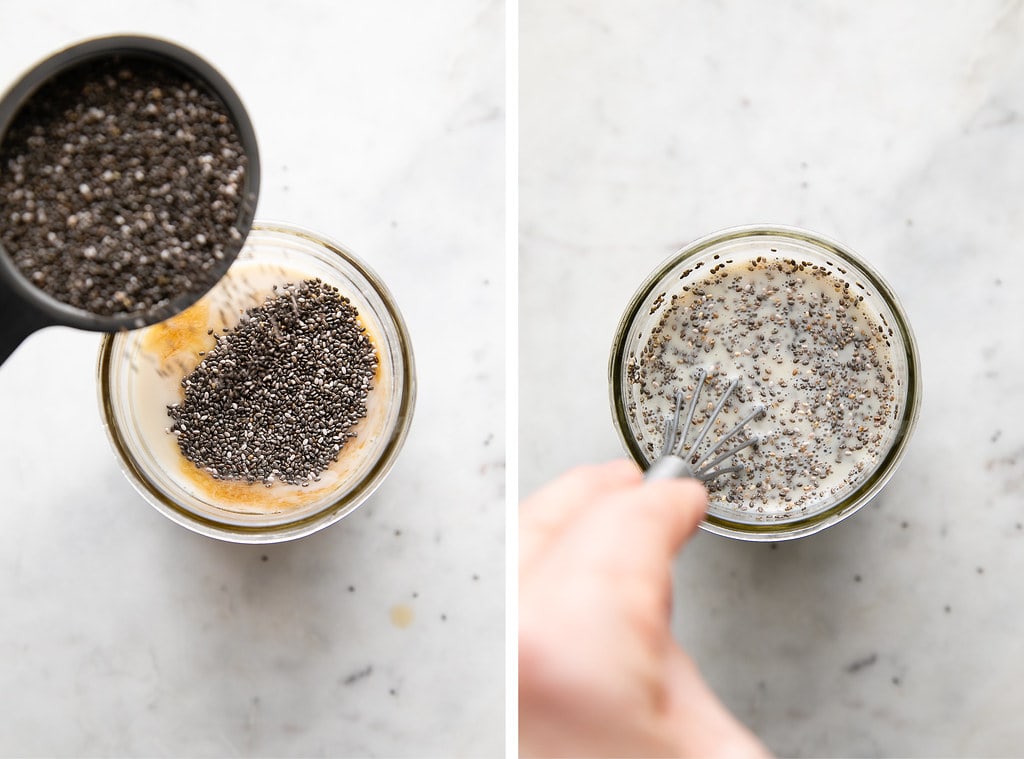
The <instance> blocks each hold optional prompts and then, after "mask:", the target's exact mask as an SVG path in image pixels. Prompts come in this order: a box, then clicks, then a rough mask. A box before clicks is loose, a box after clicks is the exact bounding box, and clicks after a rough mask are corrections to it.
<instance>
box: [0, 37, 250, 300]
mask: <svg viewBox="0 0 1024 759" xmlns="http://www.w3.org/2000/svg"><path fill="white" fill-rule="evenodd" d="M246 163H247V160H246V155H245V152H244V150H243V147H242V145H241V142H240V140H239V136H238V134H237V131H236V128H235V125H234V123H233V121H232V120H231V118H230V117H229V115H228V112H227V110H226V108H225V106H224V105H223V104H222V103H221V102H220V100H219V99H217V98H216V97H214V96H213V95H212V94H211V93H210V92H209V91H208V90H207V89H206V87H205V85H203V84H201V83H199V82H197V81H194V80H193V79H190V78H188V77H187V76H185V75H184V74H183V73H181V72H179V71H178V70H177V69H175V68H172V67H170V66H167V65H161V64H160V63H158V62H156V61H152V60H148V59H145V58H134V57H125V58H122V59H120V60H105V61H102V62H87V63H83V64H81V65H79V66H77V67H76V68H74V69H71V70H70V71H68V72H65V73H63V74H61V75H59V76H57V77H55V78H54V79H52V80H51V81H49V82H47V83H46V84H45V85H43V86H42V87H41V88H40V89H39V90H38V91H37V92H36V93H34V94H33V95H32V96H31V98H30V99H29V101H28V102H27V103H26V104H25V105H24V106H23V107H22V108H21V110H20V111H19V112H18V113H17V115H16V116H15V118H14V120H13V122H12V123H11V125H10V127H9V129H8V131H7V132H6V134H5V135H4V137H3V142H2V144H0V244H2V245H3V247H4V249H5V250H6V251H7V253H8V254H9V255H10V257H11V258H12V260H13V261H14V263H15V264H16V265H17V267H18V268H19V269H20V270H21V272H22V273H23V274H24V275H25V276H26V277H27V278H28V279H29V281H31V282H32V283H33V284H34V285H35V286H36V287H38V288H39V289H40V290H42V291H44V292H45V293H47V294H48V295H50V296H52V297H53V298H55V299H57V300H59V301H62V302H64V303H67V304H69V305H71V306H74V307H76V308H79V309H83V310H85V311H89V312H91V313H93V314H98V315H104V316H111V315H121V314H154V313H159V312H160V311H161V310H162V309H163V308H165V307H166V306H167V305H168V304H169V303H170V302H172V301H173V300H175V299H176V298H178V297H180V296H182V295H183V294H196V295H198V294H200V293H202V292H205V291H206V290H207V289H209V287H210V286H212V285H213V284H214V282H216V280H217V278H218V277H219V275H220V273H221V272H222V271H223V268H224V266H223V263H222V262H223V260H224V258H225V256H227V255H228V254H229V252H233V251H234V250H237V249H238V248H239V247H240V246H241V237H242V235H241V232H240V230H239V229H238V228H237V226H236V224H237V223H238V220H239V216H240V209H241V204H242V201H243V198H242V195H243V192H242V189H243V180H244V177H245V171H246Z"/></svg>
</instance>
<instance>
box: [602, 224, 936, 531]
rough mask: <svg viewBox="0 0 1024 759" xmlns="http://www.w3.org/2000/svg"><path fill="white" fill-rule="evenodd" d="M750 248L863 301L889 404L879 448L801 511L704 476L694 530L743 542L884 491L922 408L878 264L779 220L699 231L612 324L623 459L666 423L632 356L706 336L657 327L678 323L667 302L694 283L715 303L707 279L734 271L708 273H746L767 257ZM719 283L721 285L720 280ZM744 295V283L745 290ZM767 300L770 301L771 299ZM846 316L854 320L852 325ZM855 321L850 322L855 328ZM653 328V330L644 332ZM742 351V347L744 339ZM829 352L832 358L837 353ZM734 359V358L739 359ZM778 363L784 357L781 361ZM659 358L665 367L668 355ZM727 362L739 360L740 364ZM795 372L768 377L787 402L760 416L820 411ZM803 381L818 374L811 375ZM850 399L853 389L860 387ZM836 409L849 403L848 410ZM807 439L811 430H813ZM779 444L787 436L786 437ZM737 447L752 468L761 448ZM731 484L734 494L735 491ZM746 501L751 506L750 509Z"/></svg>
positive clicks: (719, 295)
mask: <svg viewBox="0 0 1024 759" xmlns="http://www.w3.org/2000/svg"><path fill="white" fill-rule="evenodd" d="M758 257H760V261H765V262H769V261H770V262H774V263H775V264H777V265H778V266H779V267H788V266H789V265H790V264H792V267H793V269H794V271H795V270H796V268H797V267H800V271H801V272H803V271H804V270H805V269H806V271H808V272H819V271H820V272H821V274H820V276H819V275H818V274H814V276H813V277H812V278H814V279H820V280H821V281H822V282H827V283H828V284H830V285H831V287H829V286H827V285H825V286H823V288H822V293H824V294H823V295H819V296H818V297H820V298H823V299H825V300H827V299H828V297H829V296H828V294H829V293H830V292H833V291H834V292H835V293H836V294H837V295H836V299H837V300H836V302H837V303H839V299H840V298H845V299H846V300H845V301H844V302H845V303H847V304H849V303H850V302H853V303H855V304H856V308H857V309H863V311H860V310H858V311H857V313H858V314H860V313H862V314H863V315H864V316H865V317H867V316H870V318H865V319H862V321H863V322H871V324H872V327H871V328H872V330H874V329H876V328H877V330H878V331H879V334H878V335H875V334H874V332H872V334H871V335H870V336H868V337H867V338H858V339H868V340H870V342H871V344H876V345H878V346H882V345H883V344H884V346H885V347H883V348H881V350H882V351H884V352H885V361H886V365H887V366H888V367H891V369H890V376H891V383H890V384H891V391H890V390H886V391H885V392H886V393H888V394H889V395H888V396H887V397H890V396H891V398H892V402H891V409H892V410H891V413H890V414H886V415H885V419H883V420H882V423H883V424H884V428H885V430H886V431H885V434H884V435H883V434H882V433H881V432H879V433H877V434H878V435H879V438H878V440H879V442H878V443H877V452H876V453H875V454H873V456H872V457H870V460H869V458H868V457H867V456H866V455H865V457H864V461H863V462H856V466H858V467H860V469H857V470H856V471H852V470H851V471H852V473H851V474H850V475H849V478H848V480H843V481H842V484H840V485H838V486H834V487H832V488H831V489H830V490H826V489H825V488H822V489H821V492H822V493H823V495H822V496H821V497H820V498H817V500H816V501H814V502H808V503H804V504H803V505H802V506H801V507H800V508H793V504H792V503H791V502H789V500H790V498H789V497H788V498H787V499H786V500H787V502H786V503H782V502H781V497H780V499H779V502H769V501H765V502H763V503H761V502H755V501H753V500H750V501H743V500H742V499H740V498H738V497H735V496H730V500H726V498H725V496H724V495H723V496H718V495H717V490H716V488H717V485H711V487H710V494H711V498H710V500H709V506H708V510H707V513H706V515H705V518H704V520H703V522H702V524H701V527H702V528H703V529H705V530H707V531H709V532H713V533H717V534H719V535H725V536H728V537H732V538H738V539H742V540H751V541H775V540H785V539H789V538H797V537H802V536H805V535H810V534H812V533H815V532H818V531H820V530H822V529H824V528H826V527H828V526H830V525H833V524H835V523H836V522H839V521H840V520H842V519H844V518H846V517H848V516H849V515H851V514H852V513H854V512H855V511H857V510H858V509H859V508H861V507H862V506H863V505H864V504H865V503H867V502H868V501H869V500H871V498H872V497H874V496H875V495H876V494H877V493H878V492H879V491H880V490H881V489H882V487H883V486H884V485H885V483H886V482H887V481H888V480H889V478H890V477H891V476H892V474H893V473H894V472H895V471H896V468H897V467H898V466H899V463H900V461H901V460H902V459H903V456H904V454H905V452H906V447H907V443H908V441H909V439H910V435H911V433H912V431H913V429H914V426H915V423H916V421H917V417H918V414H919V409H920V402H921V376H920V360H919V358H918V351H917V344H916V342H915V340H914V336H913V333H912V332H911V329H910V324H909V322H908V320H907V317H906V314H905V313H904V311H903V308H902V307H901V305H900V303H899V301H898V299H897V298H896V296H895V294H894V293H893V291H892V289H891V288H890V287H889V286H888V285H887V284H886V283H885V281H884V280H883V279H882V278H881V277H880V276H879V275H878V273H877V272H875V271H874V270H873V269H872V268H871V267H870V266H869V265H868V264H867V263H865V262H864V261H863V260H862V259H861V258H860V257H858V256H857V255H856V254H854V253H853V252H851V251H850V250H849V249H847V248H845V247H843V246H841V245H839V244H838V243H836V242H833V241H831V240H828V239H825V238H823V237H820V236H818V235H816V234H813V233H811V232H807V231H803V230H799V229H793V228H788V227H777V226H756V227H739V228H734V229H728V230H724V231H721V232H717V233H715V234H712V235H709V236H707V237H704V238H702V239H700V240H697V241H696V242H694V243H692V244H690V245H688V246H686V247H685V248H683V249H682V250H681V251H679V252H678V253H677V254H676V255H674V256H672V257H671V258H669V259H668V260H667V261H665V262H664V263H663V264H662V265H661V266H660V267H659V268H658V269H657V270H656V271H654V272H653V273H652V274H651V275H650V276H649V277H648V278H647V280H646V281H645V282H644V283H643V285H642V286H641V287H640V288H639V289H638V290H637V291H636V293H635V294H634V295H633V298H632V300H631V301H630V303H629V306H628V307H627V309H626V311H625V313H624V315H623V316H622V319H621V320H620V322H619V326H618V328H617V330H616V333H615V339H614V342H613V346H612V353H611V359H610V362H609V386H610V394H611V404H612V413H613V418H614V423H615V427H616V430H617V431H618V434H619V437H620V439H621V441H622V444H623V445H624V447H625V449H626V451H627V452H628V454H629V456H630V457H631V458H632V459H633V460H634V461H636V462H637V463H638V464H639V465H640V466H642V467H643V468H645V469H646V468H647V467H649V466H650V465H651V464H652V463H653V461H654V460H655V459H656V458H657V456H658V455H659V453H660V450H661V448H662V445H663V442H664V434H665V433H664V430H665V424H664V420H665V418H666V414H667V413H669V412H668V410H667V408H666V407H665V406H664V402H663V403H662V406H661V407H657V408H655V406H656V403H655V400H656V399H655V400H652V398H653V397H654V396H653V395H652V393H651V391H650V389H649V388H647V389H644V388H642V387H641V383H640V381H639V380H638V377H640V376H642V374H643V373H642V372H639V371H638V366H639V362H642V361H650V360H651V358H650V356H651V355H653V353H652V349H651V348H649V347H648V346H649V345H651V346H654V345H660V344H662V343H664V341H665V340H668V339H685V340H688V341H689V343H690V345H691V346H692V345H693V341H694V340H695V339H696V340H700V339H706V338H701V337H699V336H693V335H686V336H681V337H680V338H673V337H672V336H671V335H670V334H668V332H666V329H668V331H669V332H670V331H671V328H667V327H666V326H665V325H668V324H673V325H681V324H683V323H684V322H683V321H681V320H679V319H677V318H675V317H674V316H673V315H671V314H670V310H671V309H676V310H677V312H678V308H679V307H677V306H676V298H677V297H681V298H683V299H684V300H685V299H686V298H690V297H691V296H687V295H685V292H686V291H689V290H691V289H699V292H700V296H699V297H701V298H706V297H711V298H713V299H719V302H725V296H724V295H723V290H716V287H719V288H728V287H730V286H732V284H733V282H735V281H736V278H735V277H734V278H733V279H732V280H727V279H725V278H723V277H722V275H719V276H718V277H715V276H714V275H715V272H718V271H720V270H724V269H726V267H737V268H730V269H729V271H730V272H735V274H737V275H739V276H741V277H742V276H745V275H744V271H755V269H757V267H760V266H764V265H765V264H761V263H759V262H758ZM773 265H774V264H773ZM748 267H749V268H748ZM773 276H774V275H773ZM800 276H801V277H803V276H804V275H803V274H801V275H800ZM780 277H781V275H780ZM726 282H728V283H729V284H728V285H727V284H723V283H726ZM746 292H747V293H749V292H751V291H750V290H747V291H746ZM763 292H765V293H767V292H769V290H768V289H765V290H763ZM773 292H774V290H773ZM843 293H847V295H842V294H843ZM747 297H749V296H747ZM783 297H785V296H783ZM858 299H859V300H858ZM686 302H689V301H686ZM778 302H779V303H786V302H789V303H790V305H789V306H788V308H792V305H791V301H784V300H783V299H778ZM761 303H762V306H764V305H765V303H767V301H761ZM840 305H841V304H840ZM784 307H787V306H784V305H783V306H779V307H778V308H784ZM724 308H725V310H724V311H722V313H719V314H716V315H715V318H716V319H717V318H718V316H722V314H725V320H728V319H729V318H730V317H731V315H730V314H729V313H728V307H727V306H726V307H724ZM771 308H776V307H775V306H771ZM837 308H838V306H837ZM844 308H845V306H844ZM826 310H827V309H826ZM840 310H842V309H840ZM844 313H845V312H844ZM670 317H671V318H670ZM787 318H788V317H787ZM828 318H831V317H828ZM723 321H724V320H723ZM780 321H781V319H780ZM856 321H857V320H856V319H854V322H856ZM663 322H664V324H663ZM686 323H687V324H688V323H690V322H686ZM750 323H751V324H755V323H756V324H758V325H759V324H760V323H761V322H753V321H752V322H750ZM769 326H771V325H769ZM861 328H862V327H860V326H858V327H857V329H861ZM679 329H680V330H682V329H683V327H679ZM758 329H760V327H758ZM765 329H767V328H765ZM652 336H654V337H653V339H652ZM748 337H750V338H756V339H751V340H750V343H754V342H757V341H758V340H761V339H762V338H763V336H762V335H753V334H752V335H748ZM750 343H748V345H749V344H750ZM708 345H709V349H710V347H713V346H714V340H713V339H711V340H709V343H708ZM746 350H748V351H749V350H750V348H747V349H746ZM753 350H754V351H755V355H757V354H756V351H757V350H758V348H756V347H755V348H753ZM731 355H735V356H737V357H738V356H740V352H739V351H737V352H736V353H734V354H730V356H731ZM835 355H836V356H837V357H838V356H839V353H838V351H837V353H836V354H835ZM738 361H739V359H737V362H738ZM836 361H837V366H838V365H839V363H840V362H841V361H842V359H841V358H837V359H836ZM722 363H729V362H728V361H727V362H722ZM780 363H783V362H782V361H781V360H780ZM663 366H667V364H664V365H663ZM736 366H739V363H737V364H736ZM790 366H791V365H790V364H787V365H786V370H787V375H788V371H789V369H790ZM695 368H696V367H695V366H679V367H670V368H669V369H668V370H667V371H669V372H675V373H676V375H675V376H676V380H675V381H677V382H679V383H680V384H682V383H684V382H685V381H686V380H687V379H688V378H687V371H689V370H692V369H695ZM840 368H841V366H840ZM734 369H735V367H733V366H718V367H716V368H715V371H723V370H724V371H723V373H725V374H728V372H729V371H730V370H734ZM803 371H806V372H807V374H808V375H812V374H814V367H813V366H811V367H810V368H807V369H805V368H804V367H803V366H799V365H798V366H797V368H792V373H793V375H794V376H796V375H798V374H799V373H801V372H803ZM767 374H768V375H770V374H771V372H770V371H769V372H768V373H767ZM661 376H662V377H663V376H665V375H664V374H663V375H661ZM747 376H753V375H752V374H751V375H747ZM766 376H767V375H766ZM787 379H788V376H787ZM802 379H803V378H802V377H797V378H796V380H794V381H793V382H786V381H782V382H777V380H773V382H776V384H777V385H781V386H783V387H785V388H788V389H786V390H778V392H779V393H780V394H781V396H786V397H785V401H784V402H783V401H781V400H780V401H778V402H777V403H775V408H774V409H773V408H772V407H771V405H770V404H769V415H766V416H771V417H772V418H773V419H777V418H779V417H781V415H782V413H783V406H786V407H789V405H791V406H792V407H793V408H796V407H802V409H803V410H802V413H805V414H809V415H811V416H813V415H814V414H816V413H817V414H820V413H821V412H820V409H816V408H812V407H811V406H812V405H813V404H811V403H808V401H809V400H810V397H804V398H801V396H800V392H801V391H800V390H799V389H798V387H799V385H800V380H802ZM812 379H813V381H814V382H815V383H817V378H812ZM810 381H811V379H808V380H807V381H806V382H805V385H804V386H805V387H810ZM830 382H831V381H830ZM659 392H661V391H659ZM772 392H773V393H775V392H776V390H772ZM745 395H746V397H747V399H748V400H749V399H752V398H754V397H755V396H756V392H754V391H752V390H751V391H749V392H747V393H746V394H745ZM866 395H868V396H869V397H870V395H871V393H870V392H868V393H866ZM773 397H774V396H773ZM825 397H831V396H825ZM846 397H847V396H844V397H843V398H842V399H840V400H841V401H842V404H843V405H845V406H846V407H847V409H849V408H851V407H852V408H854V409H855V407H856V404H857V403H858V402H860V401H858V400H851V401H847V400H846ZM854 397H855V398H862V397H863V396H860V395H857V396H854ZM645 404H646V405H645ZM773 411H778V412H779V413H778V415H776V414H774V413H772V412H773ZM841 413H847V414H848V413H851V412H850V411H849V410H846V411H842V412H841ZM877 418H878V417H876V420H877ZM886 420H887V421H886ZM773 424H777V422H773V421H772V419H768V418H765V419H763V420H761V421H757V420H755V421H754V422H753V423H751V427H752V430H751V432H752V433H755V434H757V435H760V436H766V435H774V434H777V433H778V432H779V429H773ZM827 428H828V425H827V424H822V425H821V429H822V430H826V429H827ZM789 433H790V434H792V430H789ZM826 434H827V433H825V432H822V435H821V436H822V440H821V441H815V440H813V439H811V440H810V441H807V440H799V441H797V443H796V444H797V445H804V446H805V447H807V446H809V449H810V450H811V453H812V455H813V454H814V447H815V446H818V448H823V447H824V444H825V441H824V437H825V435H826ZM807 437H809V438H813V437H814V434H813V433H812V434H811V435H808V436H807ZM784 442H786V443H787V445H791V444H790V443H789V441H788V440H787V441H784ZM780 445H781V443H780ZM744 455H747V456H748V460H749V461H750V462H753V464H752V465H753V466H756V464H757V457H758V456H759V455H761V454H760V453H759V451H758V450H757V449H756V448H755V449H754V451H753V453H749V454H744ZM847 455H849V454H847ZM839 461H840V459H839V458H836V462H837V468H838V466H839V463H838V462H839ZM844 465H845V462H844ZM750 469H751V467H750V466H748V467H747V471H746V472H741V473H739V474H736V475H723V478H725V477H730V476H734V477H738V478H741V477H744V476H746V475H749V474H750ZM830 471H831V468H830ZM820 476H821V477H822V478H825V476H826V474H825V467H824V466H823V467H822V471H821V472H820ZM811 479H813V478H811ZM723 482H724V480H723ZM737 488H738V490H742V486H737ZM807 488H809V489H810V490H811V492H812V493H817V492H818V491H815V490H814V489H813V486H810V485H808V486H807ZM732 492H733V493H735V492H737V490H733V491H732ZM746 492H752V490H751V489H750V488H748V489H747V490H746ZM779 492H782V491H779ZM787 496H788V492H787ZM762 497H763V496H762ZM810 497H813V496H810ZM755 503H758V504H759V505H757V506H756V508H755Z"/></svg>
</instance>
